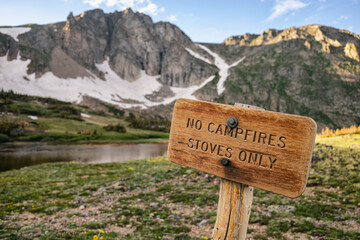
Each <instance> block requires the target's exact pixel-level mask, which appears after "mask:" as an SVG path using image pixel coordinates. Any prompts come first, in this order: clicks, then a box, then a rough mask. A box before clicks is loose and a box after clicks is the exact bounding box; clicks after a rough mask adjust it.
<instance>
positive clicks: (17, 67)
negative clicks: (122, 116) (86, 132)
mask: <svg viewBox="0 0 360 240" xmlns="http://www.w3.org/2000/svg"><path fill="white" fill-rule="evenodd" d="M199 46H200V47H202V48H203V49H205V50H206V51H208V52H209V53H210V54H211V55H212V56H214V59H215V64H216V66H217V67H218V68H219V69H220V73H219V74H220V78H221V81H220V80H219V83H221V84H218V86H217V87H218V89H217V90H218V93H219V92H220V93H219V94H221V93H222V91H224V89H223V88H220V86H222V87H223V85H224V82H225V80H226V77H227V76H228V72H227V71H228V69H229V68H230V67H232V66H235V65H236V64H238V63H239V62H241V61H242V60H243V59H240V60H239V61H237V62H235V63H234V64H232V65H230V66H229V65H228V64H226V63H225V61H224V60H223V59H222V58H220V57H219V56H218V55H217V54H215V53H213V52H212V51H210V50H209V49H207V48H206V47H204V46H202V45H199ZM29 63H30V60H25V61H23V60H21V59H20V56H19V55H18V56H17V59H15V60H12V61H8V60H7V56H4V57H0V79H1V82H0V89H1V88H2V89H4V90H5V91H9V90H13V91H15V92H18V93H22V94H28V95H32V96H41V97H51V98H55V99H59V100H62V101H67V102H76V103H80V102H81V101H82V99H83V97H84V96H90V97H93V98H97V99H99V100H101V101H104V102H107V103H110V104H114V105H118V106H120V107H122V108H133V107H139V108H143V109H144V108H148V107H153V106H159V105H167V104H170V103H171V102H173V101H175V100H176V99H178V98H189V99H196V97H195V96H194V93H195V92H196V91H197V90H199V89H201V88H203V87H204V86H205V85H206V84H208V83H209V82H211V81H213V80H214V78H215V76H211V77H209V78H208V79H206V80H205V81H204V82H202V83H201V84H199V85H195V86H191V87H187V88H177V87H170V89H171V91H172V92H173V93H174V96H172V97H168V98H165V99H163V101H161V102H152V101H150V100H149V99H147V98H146V97H145V96H146V95H150V94H152V93H154V92H156V91H159V90H160V89H161V87H162V84H161V83H160V82H159V81H158V79H159V78H160V76H149V75H147V74H146V73H145V71H141V77H140V78H139V79H138V80H136V81H133V82H129V81H126V80H124V79H121V78H120V77H119V76H118V75H117V74H116V73H115V72H114V71H113V70H112V69H111V68H110V66H109V61H108V59H107V60H105V61H104V62H102V63H99V64H95V65H96V67H97V68H98V69H99V70H100V71H102V72H104V73H105V81H104V80H102V79H99V78H98V77H96V76H95V75H94V74H92V73H91V72H90V71H88V73H89V75H90V76H89V77H77V78H66V79H64V78H59V77H57V76H55V75H54V74H53V73H52V72H46V73H45V74H43V75H42V76H41V77H40V78H36V77H35V73H33V74H30V75H29V74H27V66H28V64H29ZM85 115H86V114H83V113H82V114H81V116H82V117H87V116H89V115H86V116H85ZM89 117H90V116H89Z"/></svg>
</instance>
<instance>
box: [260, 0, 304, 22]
mask: <svg viewBox="0 0 360 240" xmlns="http://www.w3.org/2000/svg"><path fill="white" fill-rule="evenodd" d="M275 2H276V5H275V7H273V8H272V13H271V15H270V16H269V17H268V18H267V19H266V21H271V20H273V19H275V18H277V17H280V16H282V15H284V14H286V13H288V12H289V11H294V10H297V9H300V8H304V7H306V6H308V4H306V3H304V2H302V1H300V0H276V1H275Z"/></svg>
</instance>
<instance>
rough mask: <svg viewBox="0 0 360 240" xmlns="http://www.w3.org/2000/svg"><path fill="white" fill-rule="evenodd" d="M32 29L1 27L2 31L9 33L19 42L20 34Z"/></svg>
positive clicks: (0, 30)
mask: <svg viewBox="0 0 360 240" xmlns="http://www.w3.org/2000/svg"><path fill="white" fill-rule="evenodd" d="M30 30H31V28H29V27H15V28H0V32H1V33H3V34H6V35H9V36H10V37H12V38H13V39H15V41H17V42H18V41H19V39H18V36H19V35H21V34H24V33H26V32H29V31H30Z"/></svg>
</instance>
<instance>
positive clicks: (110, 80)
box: [0, 56, 162, 108]
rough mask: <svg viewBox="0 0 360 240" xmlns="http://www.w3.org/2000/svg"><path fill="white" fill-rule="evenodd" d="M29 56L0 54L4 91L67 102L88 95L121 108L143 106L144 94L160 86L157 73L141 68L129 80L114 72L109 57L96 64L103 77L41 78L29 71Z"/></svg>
mask: <svg viewBox="0 0 360 240" xmlns="http://www.w3.org/2000/svg"><path fill="white" fill-rule="evenodd" d="M29 63H30V60H25V61H22V60H20V56H18V57H17V59H16V60H12V61H8V60H7V56H4V57H0V79H2V81H1V82H0V88H2V89H4V90H5V91H9V90H14V91H16V92H18V93H22V94H28V95H33V96H41V97H52V98H56V99H59V100H62V101H67V102H77V103H79V102H81V101H82V98H83V96H91V97H94V98H98V99H100V100H102V101H105V102H108V103H111V104H116V105H119V106H120V107H123V108H130V107H137V106H140V107H143V108H144V104H148V103H152V102H150V101H149V100H148V99H146V98H145V95H147V94H151V93H153V92H154V91H156V90H159V89H160V88H161V86H162V85H161V84H160V83H159V82H158V81H157V80H156V79H157V78H158V76H148V75H147V74H145V72H144V71H142V72H141V77H140V78H139V79H138V80H136V81H134V82H129V81H126V80H123V79H121V78H120V77H119V76H117V75H116V73H115V72H114V71H112V69H111V68H110V66H109V63H108V61H104V62H103V63H101V64H97V67H98V68H99V70H101V71H103V72H105V79H106V81H104V80H102V79H99V78H98V77H96V76H95V75H93V74H91V73H90V72H89V73H90V74H91V77H84V78H81V77H77V78H66V79H60V78H58V77H56V76H55V75H54V74H53V73H52V72H47V73H45V74H44V75H42V76H41V77H40V78H35V74H34V73H33V74H30V75H28V74H27V73H26V71H27V65H28V64H29ZM124 99H133V100H136V102H138V103H131V104H130V103H124V101H123V100H124Z"/></svg>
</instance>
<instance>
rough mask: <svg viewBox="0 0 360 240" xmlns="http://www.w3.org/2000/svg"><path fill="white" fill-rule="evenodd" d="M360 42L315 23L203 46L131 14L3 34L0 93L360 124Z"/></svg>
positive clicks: (95, 15) (154, 110)
mask: <svg viewBox="0 0 360 240" xmlns="http://www.w3.org/2000/svg"><path fill="white" fill-rule="evenodd" d="M359 51H360V38H359V36H358V35H356V34H354V33H351V32H349V31H345V30H339V29H335V28H331V27H326V26H321V25H309V26H304V27H299V28H289V29H285V30H272V29H270V30H266V31H264V32H263V33H262V34H259V35H256V34H245V35H241V36H232V37H230V38H228V39H226V40H225V41H224V42H223V43H221V44H206V43H194V42H192V41H191V39H190V38H189V37H188V36H186V34H185V33H183V32H182V31H181V30H180V29H179V28H178V27H176V26H175V25H173V24H170V23H167V22H157V23H153V22H152V20H151V18H150V17H149V16H147V15H144V14H141V13H134V12H133V11H132V10H131V9H126V10H125V11H123V12H114V13H109V14H106V13H104V12H103V11H102V10H99V9H96V10H91V11H87V12H84V13H82V14H81V15H79V16H73V14H71V13H70V15H69V16H68V18H67V21H65V22H59V23H53V24H47V25H24V26H19V27H1V28H0V88H3V89H4V90H14V91H16V92H19V93H23V94H29V95H37V96H43V97H53V98H57V99H60V100H65V101H72V102H78V103H82V104H87V105H90V106H92V107H101V106H102V105H103V104H110V105H113V106H116V107H119V108H123V109H128V111H132V112H136V113H137V114H147V115H150V116H156V115H161V116H166V117H168V118H169V117H170V115H171V108H172V104H173V102H174V101H175V100H176V99H177V98H179V97H186V98H193V99H195V98H197V99H200V100H209V101H217V102H221V103H226V104H234V103H235V102H241V103H247V104H251V105H256V106H260V107H264V108H265V109H267V110H272V111H280V112H288V113H295V114H301V115H306V116H310V117H313V118H314V119H315V120H316V121H317V122H318V124H319V127H320V128H321V127H324V126H330V127H339V126H343V125H351V124H360V104H359V103H360V85H359V84H360V83H359V82H360V64H359V61H360V60H359Z"/></svg>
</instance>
